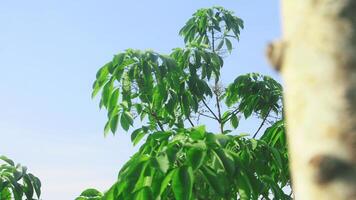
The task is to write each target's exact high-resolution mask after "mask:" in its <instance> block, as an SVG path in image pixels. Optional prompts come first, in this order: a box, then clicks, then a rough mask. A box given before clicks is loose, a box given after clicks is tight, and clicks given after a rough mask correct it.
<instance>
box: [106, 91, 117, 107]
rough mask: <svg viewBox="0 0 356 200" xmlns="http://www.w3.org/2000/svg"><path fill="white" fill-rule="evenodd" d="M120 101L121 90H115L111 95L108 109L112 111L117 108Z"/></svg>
mask: <svg viewBox="0 0 356 200" xmlns="http://www.w3.org/2000/svg"><path fill="white" fill-rule="evenodd" d="M118 100H119V88H117V89H115V90H114V92H113V93H112V94H111V96H110V102H109V108H108V109H109V110H111V109H113V108H114V107H115V106H117V102H118Z"/></svg>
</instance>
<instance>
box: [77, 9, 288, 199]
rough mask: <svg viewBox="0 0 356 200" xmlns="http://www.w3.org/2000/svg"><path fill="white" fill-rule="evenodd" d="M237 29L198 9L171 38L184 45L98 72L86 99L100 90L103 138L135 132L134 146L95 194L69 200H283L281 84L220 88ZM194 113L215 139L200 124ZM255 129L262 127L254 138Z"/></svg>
mask: <svg viewBox="0 0 356 200" xmlns="http://www.w3.org/2000/svg"><path fill="white" fill-rule="evenodd" d="M243 27H244V25H243V21H242V20H241V19H240V18H238V17H236V16H235V15H234V13H233V12H231V11H228V10H225V9H224V8H222V7H213V8H208V9H200V10H198V11H197V12H196V13H194V14H193V16H192V18H191V19H189V20H188V22H187V23H186V24H185V26H184V27H183V28H182V29H181V30H180V32H179V34H180V35H181V36H182V37H183V38H184V41H185V47H184V48H175V49H173V51H172V53H171V54H169V55H163V54H159V53H157V52H154V51H140V50H133V49H128V50H126V51H124V52H122V53H119V54H117V55H115V56H114V58H113V59H112V60H111V61H110V62H108V63H107V64H105V65H104V66H103V67H102V68H101V69H100V70H99V71H98V73H97V76H96V80H95V82H94V85H93V97H94V96H96V95H97V94H99V92H101V99H100V107H104V108H105V109H107V111H108V112H107V116H108V121H107V123H106V125H105V131H104V132H105V135H107V134H108V133H109V132H110V131H111V132H112V133H113V134H115V133H116V132H117V130H119V129H118V127H119V126H121V127H122V129H123V130H125V131H131V130H130V129H131V128H133V127H138V128H137V129H134V130H132V132H131V139H132V142H133V144H134V145H136V144H139V143H140V144H142V145H141V147H140V149H139V151H138V152H137V153H136V154H135V155H133V156H132V157H131V159H130V160H129V161H128V162H127V163H126V164H125V165H124V167H123V168H122V169H121V170H120V172H119V175H118V179H117V182H116V183H115V184H114V185H113V186H112V187H111V188H110V189H109V190H108V191H106V192H105V193H104V195H103V197H101V193H99V192H98V191H96V192H97V194H100V195H96V196H95V197H90V195H86V194H83V193H82V195H81V197H78V200H79V199H105V200H120V199H125V200H131V199H135V200H140V199H142V200H143V199H144V200H149V199H155V200H159V199H161V200H165V199H177V200H193V199H194V200H195V199H196V200H200V199H201V200H203V199H204V200H205V199H213V200H219V199H228V200H229V199H231V200H233V199H261V198H264V199H290V196H289V195H287V194H285V190H283V188H284V187H288V186H289V185H290V175H289V169H288V154H287V148H286V139H285V130H284V122H283V116H282V109H283V107H282V87H281V85H280V84H279V83H277V82H276V81H275V80H273V79H272V78H270V77H267V76H262V75H259V74H257V73H250V74H246V75H241V76H239V77H237V78H236V79H235V81H234V82H233V83H231V84H229V85H228V86H227V87H224V86H222V84H221V82H220V78H221V74H220V72H221V69H222V67H223V66H224V60H223V58H224V57H225V55H227V54H229V53H231V51H232V50H233V43H234V42H235V41H237V40H239V37H240V31H241V29H243ZM252 116H257V117H258V118H261V120H262V122H261V124H260V125H259V126H258V127H257V128H256V129H257V131H256V132H255V133H253V134H251V136H252V137H249V134H245V135H238V134H237V133H236V129H237V128H238V127H239V122H240V120H242V119H243V118H244V119H247V118H250V117H252ZM202 117H206V118H207V119H209V120H212V121H214V122H215V123H216V124H217V126H218V127H219V130H220V131H219V133H212V132H209V131H208V130H206V127H205V126H204V125H200V124H199V119H200V118H202ZM135 123H136V125H134V124H135ZM263 125H269V126H270V127H269V128H267V129H266V130H265V132H264V133H262V136H261V137H260V138H259V139H257V136H258V133H259V131H260V130H261V128H262V127H263ZM226 127H227V128H229V129H226ZM143 139H145V140H143ZM96 192H94V193H96Z"/></svg>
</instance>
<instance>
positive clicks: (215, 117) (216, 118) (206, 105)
mask: <svg viewBox="0 0 356 200" xmlns="http://www.w3.org/2000/svg"><path fill="white" fill-rule="evenodd" d="M203 104H204V105H205V107H206V108H207V109H208V110H209V111H210V113H211V114H213V116H214V119H215V120H217V121H219V118H218V117H217V116H216V115H215V113H214V112H213V111H212V110H211V108H210V107H209V106H208V104H207V103H206V102H205V100H204V99H203Z"/></svg>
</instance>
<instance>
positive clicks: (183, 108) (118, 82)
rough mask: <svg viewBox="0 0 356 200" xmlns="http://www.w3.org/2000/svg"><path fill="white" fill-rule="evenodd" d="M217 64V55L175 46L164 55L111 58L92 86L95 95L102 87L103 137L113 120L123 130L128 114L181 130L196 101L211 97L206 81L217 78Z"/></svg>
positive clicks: (130, 54)
mask: <svg viewBox="0 0 356 200" xmlns="http://www.w3.org/2000/svg"><path fill="white" fill-rule="evenodd" d="M222 65H223V60H222V58H221V57H220V56H219V55H217V54H215V53H212V52H209V51H208V50H206V49H204V48H202V47H200V46H194V47H187V48H185V49H179V48H177V49H175V50H174V51H173V52H172V54H170V55H169V56H166V55H161V54H158V53H155V52H152V51H138V50H132V49H129V50H127V51H125V52H123V53H120V54H118V55H115V56H114V58H113V60H112V61H111V62H109V63H108V64H106V65H104V66H103V67H102V68H101V69H100V70H99V72H98V75H97V80H96V81H95V83H94V85H95V88H94V90H95V91H94V92H95V93H98V91H97V90H98V88H99V90H100V89H101V88H102V92H101V101H100V106H103V107H105V108H106V109H107V110H108V121H109V123H107V125H106V128H105V130H106V131H105V133H107V130H109V127H110V130H111V131H112V132H113V133H115V132H116V131H117V129H118V128H117V124H118V123H117V122H118V121H119V122H120V123H119V124H120V125H121V127H122V128H123V129H124V130H125V131H127V130H128V129H129V128H130V126H132V124H133V115H134V114H138V115H140V116H141V121H145V120H146V119H149V120H150V122H155V123H156V124H157V123H158V122H157V121H160V122H161V123H162V124H166V125H168V126H169V127H174V126H179V127H180V126H182V123H184V121H185V120H186V119H187V118H188V117H189V116H190V115H191V114H192V113H195V112H197V111H198V108H199V103H200V102H201V101H202V100H204V99H206V98H207V97H209V96H212V95H213V92H212V90H211V88H210V86H209V80H210V78H211V77H212V76H214V77H216V78H217V77H219V75H220V69H221V68H222ZM167 74H169V76H167ZM102 80H104V81H105V82H104V83H102V84H101V85H100V87H99V86H98V83H99V82H103V81H102ZM177 83H179V84H177ZM120 92H121V95H120ZM150 127H151V129H155V128H156V127H157V126H150Z"/></svg>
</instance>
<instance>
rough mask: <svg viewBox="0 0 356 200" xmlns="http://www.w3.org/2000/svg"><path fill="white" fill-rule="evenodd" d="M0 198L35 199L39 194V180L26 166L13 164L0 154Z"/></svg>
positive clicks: (6, 199)
mask: <svg viewBox="0 0 356 200" xmlns="http://www.w3.org/2000/svg"><path fill="white" fill-rule="evenodd" d="M0 161H2V163H0V199H1V200H12V199H14V200H22V199H23V198H25V199H26V200H36V199H39V198H40V196H41V181H40V180H39V179H38V178H37V177H36V176H34V175H33V174H31V173H28V172H27V168H26V167H24V166H21V165H20V164H17V165H15V163H14V161H12V160H11V159H9V158H7V157H5V156H0Z"/></svg>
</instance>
